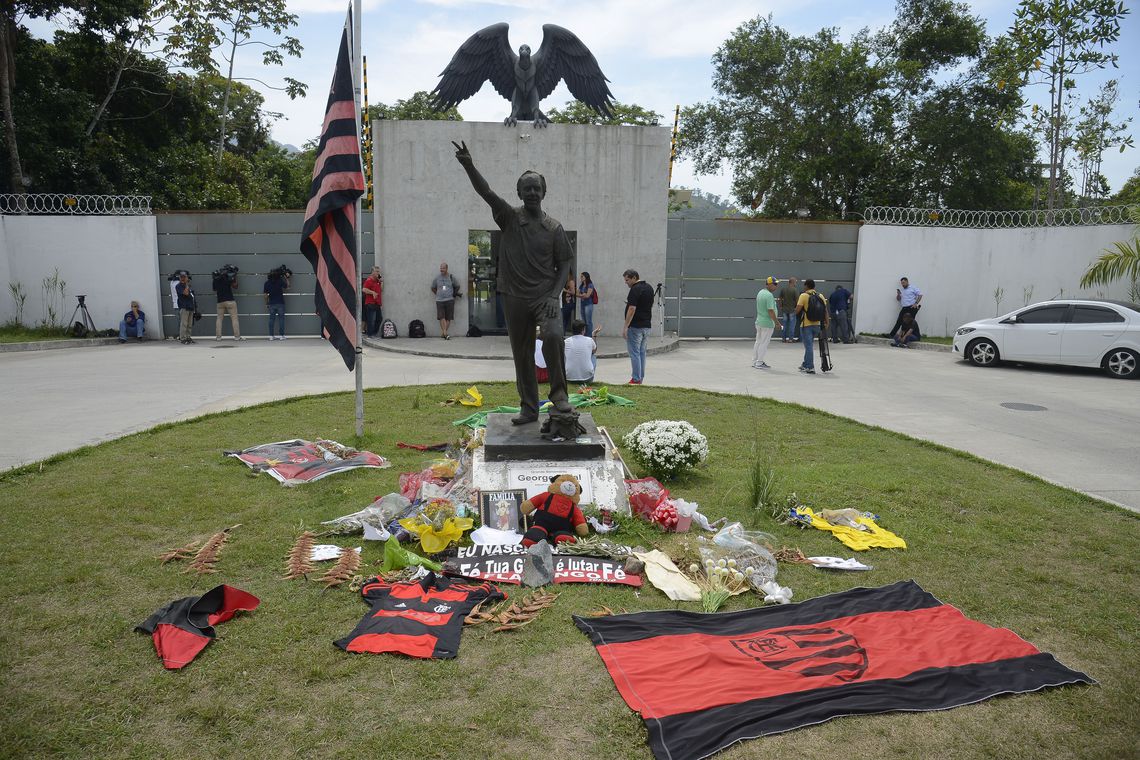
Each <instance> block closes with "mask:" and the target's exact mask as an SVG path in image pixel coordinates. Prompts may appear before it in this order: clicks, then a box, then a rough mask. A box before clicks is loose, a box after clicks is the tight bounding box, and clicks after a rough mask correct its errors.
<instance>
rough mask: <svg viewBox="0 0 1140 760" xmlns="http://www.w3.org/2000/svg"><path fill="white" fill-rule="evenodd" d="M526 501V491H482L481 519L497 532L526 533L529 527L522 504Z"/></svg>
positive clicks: (480, 501) (480, 500) (480, 502)
mask: <svg viewBox="0 0 1140 760" xmlns="http://www.w3.org/2000/svg"><path fill="white" fill-rule="evenodd" d="M524 501H526V489H524V488H512V489H509V490H506V491H481V492H480V493H479V518H480V519H481V520H482V521H483V524H484V525H490V526H491V527H492V528H495V529H497V530H513V531H514V532H516V533H526V531H527V528H528V527H529V526H528V525H527V523H526V518H524V517H523V514H522V510H521V507H522V503H523V502H524Z"/></svg>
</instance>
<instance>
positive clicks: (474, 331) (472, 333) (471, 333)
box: [467, 325, 483, 338]
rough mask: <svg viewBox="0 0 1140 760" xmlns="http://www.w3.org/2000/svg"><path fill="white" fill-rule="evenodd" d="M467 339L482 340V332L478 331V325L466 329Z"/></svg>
mask: <svg viewBox="0 0 1140 760" xmlns="http://www.w3.org/2000/svg"><path fill="white" fill-rule="evenodd" d="M467 337H468V338H482V337H483V331H482V330H480V329H479V325H471V326H470V327H468V328H467Z"/></svg>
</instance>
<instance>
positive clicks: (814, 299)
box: [804, 293, 827, 322]
mask: <svg viewBox="0 0 1140 760" xmlns="http://www.w3.org/2000/svg"><path fill="white" fill-rule="evenodd" d="M807 297H808V302H807V308H805V309H804V316H806V317H807V318H808V319H809V320H810V321H812V322H822V321H823V320H824V318H825V317H827V304H826V303H825V302H824V300H823V296H821V295H820V294H819V293H808V294H807Z"/></svg>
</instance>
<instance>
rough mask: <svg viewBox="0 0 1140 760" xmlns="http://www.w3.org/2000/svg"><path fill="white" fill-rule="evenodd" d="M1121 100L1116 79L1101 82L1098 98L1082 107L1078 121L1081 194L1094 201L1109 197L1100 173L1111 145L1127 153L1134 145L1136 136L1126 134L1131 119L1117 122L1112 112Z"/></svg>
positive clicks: (1077, 149)
mask: <svg viewBox="0 0 1140 760" xmlns="http://www.w3.org/2000/svg"><path fill="white" fill-rule="evenodd" d="M1118 100H1120V90H1119V87H1118V85H1117V81H1116V80H1115V79H1110V80H1109V81H1107V82H1105V83H1104V84H1103V85H1101V88H1100V92H1099V93H1098V94H1097V96H1096V97H1095V98H1093V99H1092V100H1090V101H1089V102H1088V103H1086V104H1085V105H1084V106H1082V107H1081V120H1080V121H1079V122H1078V123H1077V134H1076V143H1075V147H1076V151H1077V158H1078V161H1079V166H1080V171H1081V195H1082V196H1083V197H1085V198H1088V199H1092V200H1099V199H1102V198H1105V197H1107V196H1108V180H1106V179H1105V178H1104V175H1102V174H1101V173H1100V167H1101V160H1102V158H1103V156H1104V152H1105V151H1106V150H1108V149H1109V148H1113V147H1119V149H1120V152H1121V153H1123V152H1124V151H1125V150H1126V149H1128V148H1130V147H1132V136H1131V135H1128V134H1126V130H1127V129H1128V124H1129V123H1130V122H1131V121H1132V119H1131V118H1128V119H1125V120H1124V121H1114V120H1113V118H1112V113H1113V111H1114V110H1115V108H1116V103H1117V101H1118Z"/></svg>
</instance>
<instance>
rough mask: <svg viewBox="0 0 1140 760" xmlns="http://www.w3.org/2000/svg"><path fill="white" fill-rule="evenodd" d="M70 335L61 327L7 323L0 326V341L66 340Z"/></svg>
mask: <svg viewBox="0 0 1140 760" xmlns="http://www.w3.org/2000/svg"><path fill="white" fill-rule="evenodd" d="M70 337H71V336H70V335H68V333H67V330H66V329H65V328H63V327H28V326H27V325H17V324H13V323H8V324H6V325H3V326H0V343H29V342H32V341H37V340H67V339H68V338H70Z"/></svg>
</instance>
